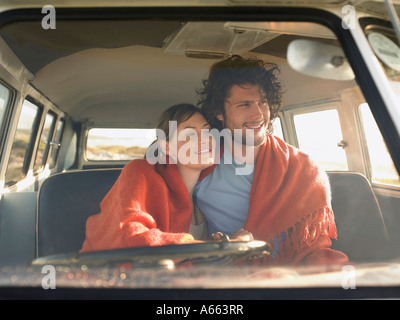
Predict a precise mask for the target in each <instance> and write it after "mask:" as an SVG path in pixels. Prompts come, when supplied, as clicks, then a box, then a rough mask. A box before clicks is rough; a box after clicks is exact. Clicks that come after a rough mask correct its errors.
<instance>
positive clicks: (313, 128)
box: [293, 109, 348, 171]
mask: <svg viewBox="0 0 400 320" xmlns="http://www.w3.org/2000/svg"><path fill="white" fill-rule="evenodd" d="M293 120H294V125H295V129H296V135H297V142H298V145H299V148H300V149H301V150H302V151H304V152H306V153H307V154H309V155H310V156H311V157H312V158H313V159H314V160H315V161H317V162H318V163H319V164H320V165H321V166H322V167H323V168H324V169H325V170H340V171H342V170H343V171H346V170H348V166H347V157H346V153H345V151H344V149H343V148H340V147H339V145H338V144H340V143H341V141H342V140H343V136H342V130H341V127H340V121H339V115H338V112H337V110H336V109H329V110H321V111H315V112H310V113H303V114H296V115H294V117H293Z"/></svg>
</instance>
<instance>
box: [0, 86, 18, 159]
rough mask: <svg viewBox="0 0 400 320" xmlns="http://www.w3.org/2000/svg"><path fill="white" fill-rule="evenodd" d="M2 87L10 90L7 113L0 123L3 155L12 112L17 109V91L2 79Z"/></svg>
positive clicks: (1, 152)
mask: <svg viewBox="0 0 400 320" xmlns="http://www.w3.org/2000/svg"><path fill="white" fill-rule="evenodd" d="M0 85H1V86H3V87H5V88H6V89H8V90H9V93H10V96H9V98H8V101H7V104H6V105H5V112H4V116H3V119H1V121H0V154H2V155H3V154H4V152H5V144H6V142H7V135H8V134H7V133H8V131H9V128H10V125H11V121H10V120H11V117H12V113H13V112H12V111H13V109H14V107H15V102H16V90H15V89H14V88H13V87H12V86H10V85H8V84H7V83H6V82H4V81H3V80H2V79H0Z"/></svg>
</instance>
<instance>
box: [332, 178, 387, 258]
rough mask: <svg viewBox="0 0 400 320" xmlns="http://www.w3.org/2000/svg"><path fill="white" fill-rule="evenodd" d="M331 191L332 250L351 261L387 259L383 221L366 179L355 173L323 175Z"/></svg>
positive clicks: (385, 233) (385, 232)
mask: <svg viewBox="0 0 400 320" xmlns="http://www.w3.org/2000/svg"><path fill="white" fill-rule="evenodd" d="M327 173H328V176H329V180H330V184H331V191H332V209H333V212H334V214H335V221H336V227H337V229H338V239H337V240H334V241H333V245H332V248H333V249H336V250H339V251H342V252H344V253H346V254H347V255H348V256H349V258H350V260H351V261H353V262H364V261H378V260H382V259H386V258H389V257H390V256H391V250H390V247H389V237H388V234H387V231H386V226H385V222H384V220H383V216H382V212H381V210H380V207H379V203H378V200H377V198H376V196H375V193H374V191H373V189H372V187H371V185H370V183H369V181H368V180H367V178H366V177H365V176H364V175H362V174H360V173H357V172H347V171H330V172H327Z"/></svg>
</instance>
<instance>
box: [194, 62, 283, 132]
mask: <svg viewBox="0 0 400 320" xmlns="http://www.w3.org/2000/svg"><path fill="white" fill-rule="evenodd" d="M277 73H279V67H278V66H277V65H276V64H273V63H264V62H263V61H262V60H260V59H256V58H249V59H245V58H243V57H241V56H238V55H233V56H230V57H228V58H226V59H225V60H222V61H219V62H217V63H215V64H214V65H213V66H212V67H211V69H210V73H209V77H208V79H206V80H203V86H204V88H202V89H201V90H198V92H197V93H198V94H199V95H200V101H199V103H198V105H199V106H201V109H202V111H203V112H204V113H205V115H206V117H207V119H208V121H209V122H210V125H211V127H212V128H217V129H219V130H222V129H223V128H222V123H221V121H220V120H218V119H217V118H216V116H217V115H218V114H222V115H223V116H224V117H225V100H226V98H227V96H228V94H229V91H230V89H231V88H232V86H234V85H239V86H243V85H246V84H251V85H258V86H259V87H260V88H261V89H262V90H263V91H264V93H265V95H266V98H267V100H268V104H269V108H270V118H271V119H270V122H269V124H268V132H269V133H272V131H273V126H272V123H271V122H272V120H273V119H275V118H276V117H277V116H278V111H279V109H280V108H281V106H282V85H281V83H280V82H279V80H278V79H277V76H276V74H277Z"/></svg>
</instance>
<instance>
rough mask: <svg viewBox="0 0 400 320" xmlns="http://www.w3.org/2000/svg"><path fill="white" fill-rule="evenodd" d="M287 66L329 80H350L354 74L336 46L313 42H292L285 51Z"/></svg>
mask: <svg viewBox="0 0 400 320" xmlns="http://www.w3.org/2000/svg"><path fill="white" fill-rule="evenodd" d="M287 59H288V62H289V65H290V66H291V67H292V68H293V69H294V70H296V71H298V72H301V73H303V74H306V75H309V76H313V77H318V78H323V79H330V80H352V79H354V73H353V70H352V69H351V67H350V65H349V63H348V61H347V59H346V56H345V54H344V52H343V51H342V49H341V48H340V47H338V46H335V45H331V44H327V43H322V42H318V41H314V40H294V41H292V42H291V43H290V44H289V46H288V49H287Z"/></svg>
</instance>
